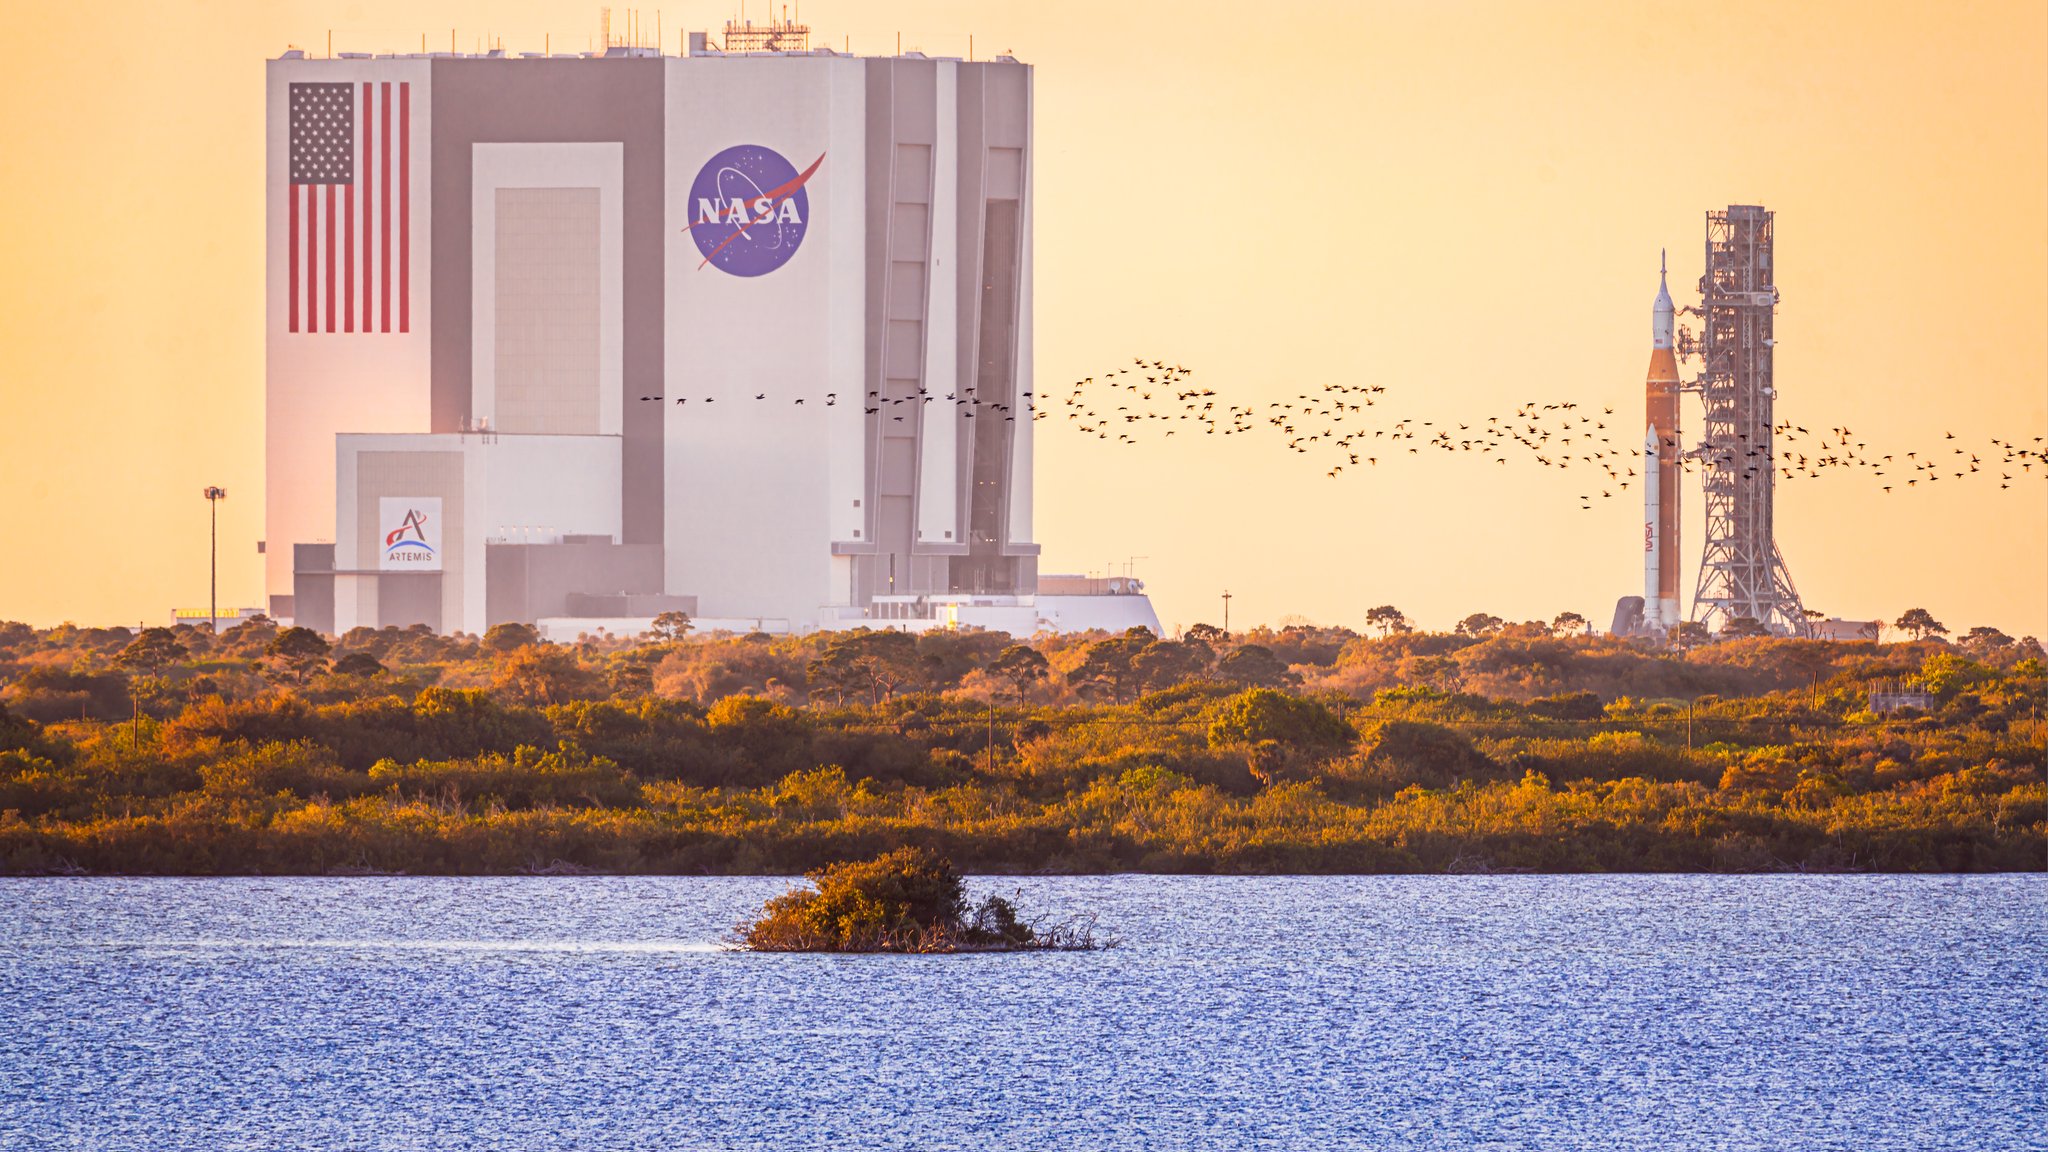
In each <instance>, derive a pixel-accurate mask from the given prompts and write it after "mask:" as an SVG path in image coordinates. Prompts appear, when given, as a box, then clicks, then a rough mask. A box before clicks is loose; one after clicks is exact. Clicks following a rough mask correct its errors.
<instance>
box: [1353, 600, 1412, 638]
mask: <svg viewBox="0 0 2048 1152" xmlns="http://www.w3.org/2000/svg"><path fill="white" fill-rule="evenodd" d="M1365 623H1366V626H1367V627H1370V628H1377V629H1379V630H1380V635H1381V636H1392V635H1393V634H1394V633H1396V632H1413V631H1414V630H1415V627H1414V625H1412V624H1410V623H1409V622H1408V617H1407V616H1406V615H1405V614H1403V613H1402V611H1401V610H1400V609H1399V608H1396V607H1394V606H1393V605H1392V604H1382V605H1380V606H1379V607H1377V608H1374V609H1371V610H1369V611H1368V612H1366V614H1365Z"/></svg>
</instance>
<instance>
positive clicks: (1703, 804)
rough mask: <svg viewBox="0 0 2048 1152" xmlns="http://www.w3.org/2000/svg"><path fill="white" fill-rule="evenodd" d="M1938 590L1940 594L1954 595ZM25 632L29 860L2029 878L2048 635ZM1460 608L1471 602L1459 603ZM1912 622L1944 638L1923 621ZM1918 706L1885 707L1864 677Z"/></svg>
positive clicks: (2039, 840)
mask: <svg viewBox="0 0 2048 1152" xmlns="http://www.w3.org/2000/svg"><path fill="white" fill-rule="evenodd" d="M1930 619H1931V618H1930ZM663 623H664V627H663V628H662V629H661V630H660V633H659V634H658V635H655V636H652V637H649V638H646V639H644V640H637V641H636V640H625V639H613V638H606V637H597V638H586V639H584V640H581V641H579V642H577V643H574V644H543V643H540V642H539V641H538V638H537V637H536V636H535V635H534V634H533V632H532V630H531V629H529V628H526V627H524V626H521V625H500V626H498V627H495V628H493V629H491V630H490V631H489V632H488V633H486V634H485V635H483V636H481V637H474V636H438V635H435V634H433V633H431V632H428V631H426V630H423V629H409V630H408V629H381V630H369V629H357V630H355V631H352V632H350V633H347V634H345V635H343V636H340V637H335V638H328V637H323V636H319V635H317V634H315V633H312V632H309V631H306V630H303V629H293V628H285V629H280V628H278V627H276V626H275V625H273V624H271V623H269V622H268V621H261V620H258V621H252V622H249V623H245V624H243V625H241V626H239V627H236V628H233V629H230V630H227V631H225V632H223V633H221V634H219V635H214V634H212V633H210V632H208V631H206V630H205V629H203V628H190V627H183V628H177V629H160V628H151V629H144V630H142V631H140V632H131V631H129V630H126V629H88V628H76V627H71V626H63V627H59V628H54V629H42V630H38V629H31V628H27V627H25V626H21V625H15V624H0V870H7V871H13V872H37V871H71V870H86V871H95V872H99V871H115V872H174V873H217V872H332V871H363V870H368V871H384V870H389V871H425V872H508V871H549V870H568V871H576V870H599V871H738V872H745V871H778V872H792V871H803V870H807V869H811V868H816V867H819V866H822V865H824V864H828V863H831V862H833V861H836V860H844V859H851V858H854V857H858V856H866V855H873V854H875V853H878V852H881V851H886V850H889V849H891V848H894V847H897V846H901V845H903V844H918V845H923V846H926V847H930V848H933V849H935V850H939V851H943V852H945V853H946V854H947V855H948V856H950V857H952V858H953V859H955V860H958V861H960V862H961V863H962V864H963V865H964V866H967V867H970V868H976V869H983V870H998V871H1041V870H1056V871H1057V870H1064V871H1090V870H1107V869H1129V868H1141V869H1150V870H1160V871H1184V870H1202V871H1269V870H1294V871H1414V870H1443V869H1516V868H1541V869H1552V870H1589V869H1590V870H1616V869H1619V870H1653V869H1673V868H1683V869H1777V868H1878V869H1947V870H1968V869H1978V868H2001V869H2014V868H2027V869H2032V868H2039V867H2042V865H2043V854H2044V842H2048V841H2044V833H2048V779H2044V762H2043V737H2042V731H2043V722H2042V718H2041V715H2040V714H2041V705H2042V704H2043V703H2048V676H2044V669H2043V664H2044V661H2043V658H2042V654H2041V651H2040V646H2039V645H2038V643H2035V642H2034V641H2032V640H2031V639H2023V640H2012V639H2010V638H2007V637H2004V636H2003V634H2002V633H2001V634H1998V635H1996V636H1989V635H1985V634H1984V632H1983V630H1978V631H1977V632H1973V633H1971V634H1967V635H1965V636H1964V637H1963V638H1962V639H1961V640H1960V641H1959V642H1957V643H1947V642H1945V641H1943V640H1941V639H1940V638H1939V637H1940V635H1941V634H1942V633H1941V632H1939V631H1937V630H1936V629H1938V627H1939V625H1938V622H1932V623H1933V624H1934V627H1932V628H1926V629H1923V630H1922V631H1921V632H1920V633H1919V634H1918V635H1917V637H1916V638H1915V639H1913V640H1910V641H1907V642H1901V643H1889V644H1887V643H1880V642H1878V641H1876V640H1869V641H1845V642H1834V641H1819V640H1796V639H1775V638H1769V637H1748V638H1740V637H1730V638H1727V639H1725V640H1721V641H1718V642H1715V643H1711V644H1706V645H1701V646H1697V647H1691V648H1684V647H1670V646H1659V645H1653V644H1649V643H1646V642H1642V641H1634V640H1628V639H1620V638H1615V637H1610V636H1594V635H1588V634H1586V632H1585V631H1584V623H1583V621H1582V620H1575V619H1572V618H1568V616H1561V617H1560V618H1559V619H1557V620H1553V621H1551V622H1549V623H1547V624H1545V623H1525V624H1507V623H1499V622H1495V621H1490V620H1481V621H1478V622H1476V623H1474V622H1472V621H1467V622H1465V623H1463V624H1461V626H1460V627H1459V628H1458V629H1456V630H1454V631H1452V632H1449V633H1430V632H1424V631H1419V630H1417V629H1415V628H1414V627H1413V626H1412V625H1410V624H1409V623H1408V622H1407V620H1406V618H1405V617H1404V616H1401V615H1400V614H1399V613H1398V612H1394V611H1393V610H1392V609H1386V610H1385V611H1384V612H1382V611H1381V610H1379V609H1375V612H1374V613H1373V614H1368V624H1369V627H1370V628H1371V630H1372V634H1358V633H1354V632H1350V631H1348V630H1345V629H1339V628H1317V627H1313V626H1305V625H1303V626H1293V627H1288V628H1283V629H1277V630H1276V629H1256V630H1252V631H1249V632H1239V633H1230V634H1226V633H1224V632H1223V631H1222V630H1221V629H1217V628H1213V627H1208V626H1200V625H1198V626H1196V627H1194V628H1189V629H1187V630H1186V631H1185V632H1184V633H1183V634H1182V635H1180V636H1179V637H1176V638H1163V637H1159V636H1156V635H1153V634H1152V633H1151V632H1149V631H1147V630H1144V629H1132V630H1130V631H1127V632H1123V633H1117V634H1102V633H1097V634H1091V635H1079V636H1056V635H1041V636H1036V637H1028V638H1024V637H1012V636H1008V635H1005V634H1002V633H998V632H980V631H965V630H962V631H952V630H939V631H932V632H925V633H915V634H914V633H909V632H901V631H868V630H859V631H852V632H836V633H820V634H812V635H806V636H768V635H765V634H760V633H756V634H751V635H733V634H714V635H708V636H707V635H696V634H694V633H693V631H692V630H691V629H690V628H689V627H688V626H687V622H685V621H679V620H676V619H669V620H666V621H664V622H663ZM1468 625H1469V626H1468ZM1900 629H1901V631H1904V632H1906V633H1907V634H1908V635H1914V633H1913V631H1912V629H1910V628H1908V627H1907V626H1906V625H1905V624H1903V623H1902V624H1901V625H1900ZM1878 681H1884V682H1890V683H1901V682H1904V683H1910V684H1912V685H1914V686H1915V687H1916V689H1917V690H1919V691H1920V693H1921V695H1920V696H1918V697H1916V699H1920V700H1924V701H1925V704H1926V706H1925V707H1924V708H1921V709H1905V710H1891V711H1884V712H1873V711H1872V710H1871V705H1872V700H1873V697H1872V696H1871V694H1870V692H1869V686H1870V685H1871V684H1872V683H1873V682H1878Z"/></svg>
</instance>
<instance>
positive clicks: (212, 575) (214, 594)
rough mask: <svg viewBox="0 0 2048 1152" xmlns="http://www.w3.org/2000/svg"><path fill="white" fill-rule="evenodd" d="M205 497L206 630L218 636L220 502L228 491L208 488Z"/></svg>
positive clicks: (226, 496)
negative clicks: (206, 524)
mask: <svg viewBox="0 0 2048 1152" xmlns="http://www.w3.org/2000/svg"><path fill="white" fill-rule="evenodd" d="M202 495H204V496H205V497H206V518H207V521H208V527H207V561H206V565H207V567H206V630H207V631H208V632H211V633H213V634H214V635H216V636H218V635H219V634H220V502H221V501H223V500H225V499H227V498H228V490H227V489H225V488H217V487H213V486H208V487H207V489H206V491H205V492H204V493H202Z"/></svg>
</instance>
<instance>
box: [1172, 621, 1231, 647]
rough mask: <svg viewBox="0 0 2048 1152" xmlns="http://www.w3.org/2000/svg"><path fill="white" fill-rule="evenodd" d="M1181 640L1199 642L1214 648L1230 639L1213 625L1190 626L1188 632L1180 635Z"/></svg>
mask: <svg viewBox="0 0 2048 1152" xmlns="http://www.w3.org/2000/svg"><path fill="white" fill-rule="evenodd" d="M1181 639H1183V640H1200V641H1201V642H1202V643H1204V644H1207V645H1209V646H1210V647H1211V648H1214V647H1215V646H1216V645H1218V644H1221V643H1223V642H1224V641H1226V640H1228V639H1230V637H1229V636H1227V635H1225V634H1224V632H1223V629H1221V628H1218V627H1217V626H1215V625H1214V624H1190V625H1189V626H1188V630H1187V631H1186V632H1183V633H1181Z"/></svg>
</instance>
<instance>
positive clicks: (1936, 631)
mask: <svg viewBox="0 0 2048 1152" xmlns="http://www.w3.org/2000/svg"><path fill="white" fill-rule="evenodd" d="M1892 627H1894V628H1897V629H1898V630H1899V631H1901V632H1910V633H1912V634H1913V639H1915V640H1925V639H1927V638H1928V637H1929V636H1946V635H1948V628H1947V627H1946V626H1945V625H1943V624H1942V622H1941V621H1939V620H1936V619H1935V618H1934V614H1933V613H1932V612H1929V611H1928V610H1927V609H1925V608H1908V609H1906V614H1905V615H1903V616H1901V617H1899V618H1898V619H1897V620H1894V621H1892Z"/></svg>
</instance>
